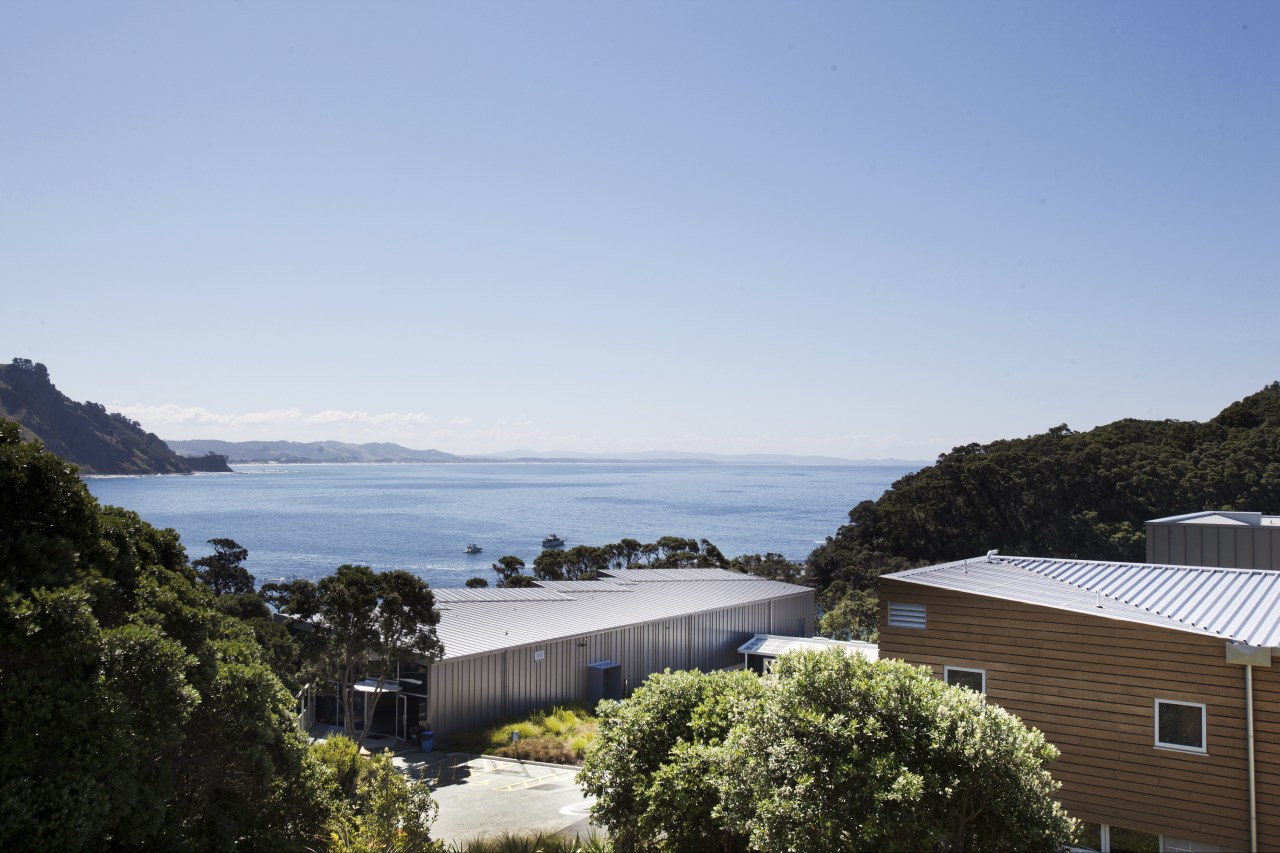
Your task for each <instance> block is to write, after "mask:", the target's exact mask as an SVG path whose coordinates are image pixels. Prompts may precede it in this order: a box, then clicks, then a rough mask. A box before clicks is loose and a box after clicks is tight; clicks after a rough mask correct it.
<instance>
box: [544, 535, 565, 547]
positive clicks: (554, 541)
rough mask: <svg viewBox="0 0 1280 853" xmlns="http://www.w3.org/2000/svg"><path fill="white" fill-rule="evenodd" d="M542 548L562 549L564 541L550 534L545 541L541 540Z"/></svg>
mask: <svg viewBox="0 0 1280 853" xmlns="http://www.w3.org/2000/svg"><path fill="white" fill-rule="evenodd" d="M542 547H543V548H563V547H564V540H563V539H561V538H560V537H559V536H557V535H555V534H554V533H552V534H551V535H550V536H548V537H547V538H546V539H543V540H542Z"/></svg>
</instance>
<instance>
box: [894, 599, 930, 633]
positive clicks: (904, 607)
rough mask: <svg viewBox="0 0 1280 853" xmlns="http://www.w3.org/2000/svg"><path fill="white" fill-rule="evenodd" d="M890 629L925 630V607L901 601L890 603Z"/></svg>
mask: <svg viewBox="0 0 1280 853" xmlns="http://www.w3.org/2000/svg"><path fill="white" fill-rule="evenodd" d="M889 627H890V628H920V629H921V630H923V629H924V605H923V604H906V603H904V602H901V601H890V602H889Z"/></svg>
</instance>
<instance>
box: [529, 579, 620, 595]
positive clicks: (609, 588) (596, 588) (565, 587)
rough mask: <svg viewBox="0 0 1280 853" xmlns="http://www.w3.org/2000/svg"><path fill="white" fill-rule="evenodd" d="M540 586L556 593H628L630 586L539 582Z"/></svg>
mask: <svg viewBox="0 0 1280 853" xmlns="http://www.w3.org/2000/svg"><path fill="white" fill-rule="evenodd" d="M538 586H540V587H543V588H544V589H550V590H555V591H556V592H569V593H573V592H626V591H627V590H628V589H630V588H631V585H630V584H620V583H612V582H610V581H604V580H601V581H538Z"/></svg>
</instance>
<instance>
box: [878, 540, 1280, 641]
mask: <svg viewBox="0 0 1280 853" xmlns="http://www.w3.org/2000/svg"><path fill="white" fill-rule="evenodd" d="M885 577H888V578H893V579H895V580H902V581H907V582H909V583H919V584H924V585H926V586H936V587H941V588H945V589H954V590H956V591H959V592H971V593H975V594H977V595H986V596H990V597H993V598H1002V599H1006V600H1010V601H1020V602H1024V603H1026V604H1037V605H1041V606H1044V607H1053V608H1055V609H1059V610H1071V611H1075V612H1078V613H1088V614H1090V615H1094V616H1102V617H1105V618H1109V619H1121V620H1124V621H1129V622H1143V623H1146V624H1149V625H1158V626H1160V627H1164V628H1172V629H1174V630H1179V631H1188V632H1191V633H1196V634H1208V635H1212V636H1215V637H1221V638H1222V639H1224V640H1233V641H1236V642H1241V643H1247V644H1249V645H1253V646H1275V645H1280V572H1269V571H1262V570H1256V569H1222V568H1208V567H1200V566H1165V565H1156V564H1149V563H1104V562H1099V561H1094V560H1061V559H1046V558H1039V557H1003V556H996V557H990V558H978V559H974V560H962V561H959V562H955V563H945V564H942V565H938V566H929V567H926V568H922V569H911V570H909V571H905V572H896V573H894V574H890V575H885Z"/></svg>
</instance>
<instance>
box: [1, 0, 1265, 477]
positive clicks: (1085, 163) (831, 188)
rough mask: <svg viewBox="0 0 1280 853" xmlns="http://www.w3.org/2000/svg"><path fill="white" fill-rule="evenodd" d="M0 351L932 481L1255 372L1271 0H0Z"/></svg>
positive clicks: (312, 422)
mask: <svg viewBox="0 0 1280 853" xmlns="http://www.w3.org/2000/svg"><path fill="white" fill-rule="evenodd" d="M0 115H3V117H4V120H3V128H4V130H3V132H2V133H0V223H3V225H2V227H0V281H2V282H3V305H2V308H0V341H4V342H5V343H6V345H7V346H6V347H4V349H7V350H8V352H7V353H0V357H3V358H4V359H8V358H11V357H14V356H22V357H28V358H33V359H35V360H37V361H42V362H44V363H45V364H46V365H48V367H49V369H50V372H51V374H52V376H53V379H54V381H55V383H56V384H57V385H58V386H59V387H60V388H61V389H62V390H63V391H64V392H65V393H67V394H68V395H69V396H71V397H73V398H75V399H78V400H85V399H90V400H95V401H98V402H102V403H105V404H106V405H108V407H110V408H112V409H116V410H122V411H124V412H126V413H128V414H130V415H131V416H132V417H135V418H137V419H139V420H140V421H141V422H142V423H143V425H144V426H145V427H147V428H148V429H150V430H153V431H155V432H156V433H158V434H159V435H160V436H161V437H164V438H197V437H202V438H225V439H232V440H234V439H249V438H258V439H282V438H293V439H299V440H316V439H327V438H332V439H341V440H352V441H384V440H385V441H396V442H399V443H402V444H406V445H408V446H411V447H420V448H421V447H438V448H440V449H443V450H449V451H453V452H460V453H483V452H493V451H499V450H503V449H509V448H532V449H535V450H542V451H549V450H583V451H628V450H650V449H671V450H698V451H716V452H724V453H736V452H757V451H760V452H782V453H821V454H830V455H839V456H845V457H855V458H865V457H884V456H897V457H905V458H925V459H927V458H932V457H933V456H934V455H936V454H937V453H939V452H942V451H945V450H947V449H949V448H951V447H952V446H954V445H957V444H964V443H968V442H970V441H989V440H992V439H996V438H1002V437H1011V436H1020V435H1027V434H1030V433H1034V432H1040V431H1043V430H1044V429H1046V428H1048V427H1051V426H1054V425H1056V424H1059V423H1062V422H1066V423H1068V424H1070V425H1071V426H1072V427H1074V428H1077V429H1084V428H1088V427H1091V426H1094V425H1096V424H1099V423H1105V422H1108V421H1111V420H1114V419H1117V418H1120V417H1126V416H1138V417H1151V418H1181V419H1195V420H1201V419H1204V418H1207V417H1211V416H1212V415H1214V414H1216V413H1217V411H1218V410H1220V409H1221V408H1222V407H1224V406H1225V405H1226V404H1228V403H1230V402H1231V401H1233V400H1235V399H1238V398H1240V397H1242V396H1244V395H1246V394H1249V393H1251V392H1253V391H1256V390H1257V389H1259V388H1260V387H1262V386H1263V385H1264V384H1266V383H1268V382H1270V381H1273V380H1275V379H1277V378H1280V360H1278V359H1277V355H1280V339H1278V336H1277V328H1278V327H1280V324H1278V323H1277V319H1278V318H1277V309H1280V165H1278V164H1280V3H1275V2H1270V1H1269V0H1268V2H1258V3H1241V2H1225V3H1209V2H1191V3H1179V2H1172V3H1159V4H1156V3H1142V2H1120V3H1101V2H1093V3H1077V2H1056V3H1014V2H1007V3H976V2H966V3H942V2H937V3H911V2H905V3H872V2H836V3H817V2H805V3H799V4H783V3H772V2H771V3H751V2H746V3H744V2H732V3H730V2H697V3H676V2H657V3H654V2H645V3H585V2H584V3H552V2H545V3H544V2H540V3H523V2H521V3H517V2H510V3H425V2H424V3H419V2H412V3H410V2H405V3H380V4H360V5H356V4H330V3H318V2H300V3H286V2H275V1H274V0H273V2H270V3H235V4H233V3H217V4H214V3H206V4H193V3H182V4H161V3H152V2H148V3H141V4H129V3H123V2H111V3H88V2H85V3H34V2H33V3H26V2H9V3H4V4H0Z"/></svg>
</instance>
